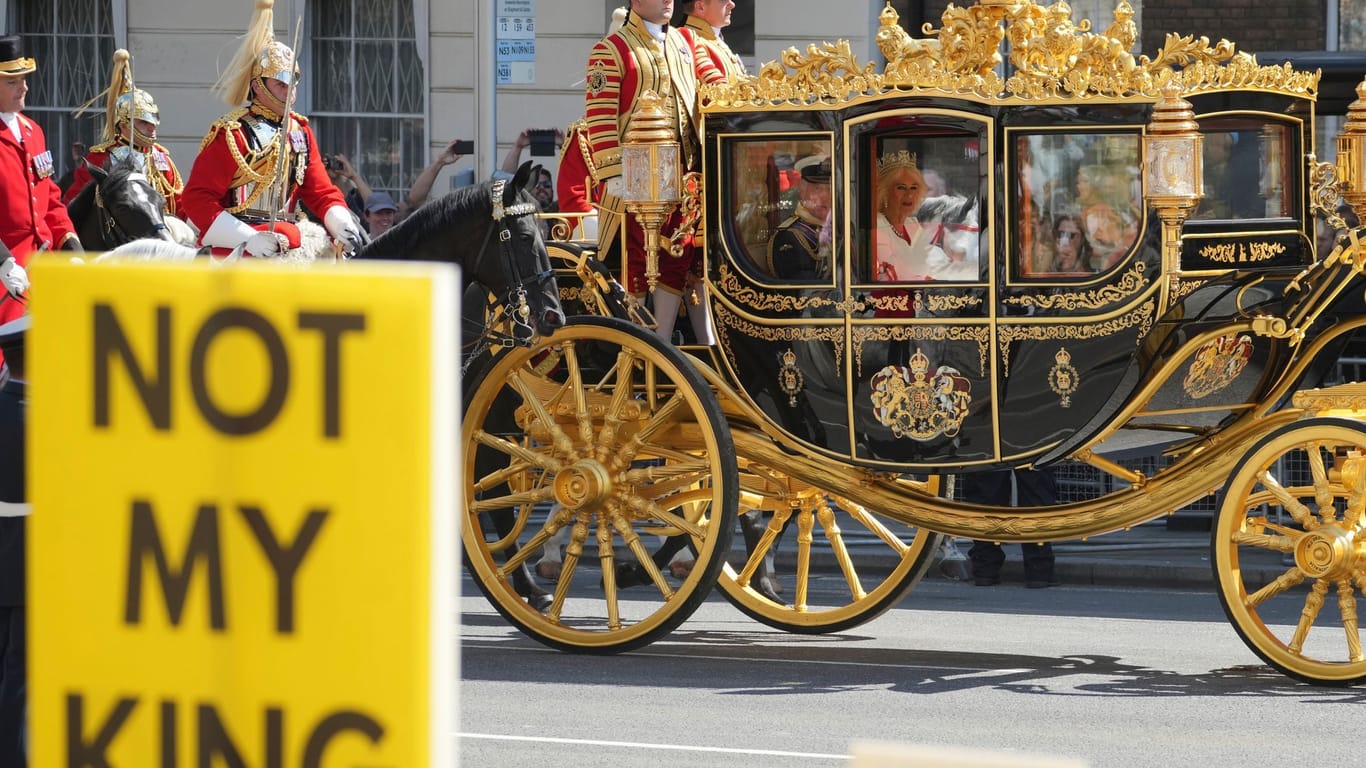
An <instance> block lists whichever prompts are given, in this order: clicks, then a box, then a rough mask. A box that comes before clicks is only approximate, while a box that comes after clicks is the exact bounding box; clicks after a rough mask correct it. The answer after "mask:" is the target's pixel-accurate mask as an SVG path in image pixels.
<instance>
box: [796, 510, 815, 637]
mask: <svg viewBox="0 0 1366 768" xmlns="http://www.w3.org/2000/svg"><path fill="white" fill-rule="evenodd" d="M815 524H816V520H815V516H814V515H812V514H811V512H810V511H809V510H805V509H804V510H802V511H801V512H798V513H797V590H796V592H797V594H796V595H795V596H794V597H793V599H792V605H793V607H794V608H796V610H797V611H799V612H802V611H806V610H807V609H808V608H809V605H810V604H809V603H808V602H807V592H808V587H809V579H810V578H811V542H812V540H813V536H812V530H813V529H814V528H815Z"/></svg>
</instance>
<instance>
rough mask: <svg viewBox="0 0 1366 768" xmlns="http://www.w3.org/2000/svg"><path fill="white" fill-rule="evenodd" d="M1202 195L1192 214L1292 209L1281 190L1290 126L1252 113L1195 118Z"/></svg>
mask: <svg viewBox="0 0 1366 768" xmlns="http://www.w3.org/2000/svg"><path fill="white" fill-rule="evenodd" d="M1200 132H1201V133H1202V134H1204V136H1205V148H1204V156H1205V157H1204V165H1205V197H1204V199H1203V200H1201V201H1200V205H1198V206H1197V207H1196V209H1195V212H1194V213H1193V214H1191V217H1190V218H1191V219H1193V220H1198V219H1274V218H1283V217H1286V216H1291V215H1293V208H1292V207H1291V200H1290V198H1289V196H1287V195H1286V193H1285V180H1286V175H1287V173H1288V172H1289V168H1288V167H1287V166H1286V162H1287V158H1289V157H1290V153H1289V144H1290V129H1289V127H1288V126H1285V125H1278V124H1276V123H1265V122H1263V121H1262V120H1260V119H1257V118H1241V117H1217V118H1208V119H1206V120H1203V121H1201V122H1200Z"/></svg>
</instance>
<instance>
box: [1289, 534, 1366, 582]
mask: <svg viewBox="0 0 1366 768" xmlns="http://www.w3.org/2000/svg"><path fill="white" fill-rule="evenodd" d="M1355 554H1356V541H1355V536H1354V535H1353V534H1352V533H1351V532H1349V531H1346V530H1343V529H1342V528H1341V527H1339V526H1336V525H1325V526H1323V527H1321V528H1318V529H1316V530H1313V531H1310V532H1309V533H1307V534H1305V536H1304V538H1302V539H1300V540H1299V542H1298V543H1297V544H1296V545H1295V565H1296V566H1297V567H1298V568H1299V569H1300V570H1301V571H1304V573H1305V574H1306V575H1307V576H1309V577H1311V578H1315V579H1335V580H1336V579H1345V578H1348V577H1350V576H1351V575H1352V572H1353V569H1354V564H1355V561H1356V557H1355Z"/></svg>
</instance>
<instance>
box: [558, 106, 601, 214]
mask: <svg viewBox="0 0 1366 768" xmlns="http://www.w3.org/2000/svg"><path fill="white" fill-rule="evenodd" d="M585 126H586V124H585V123H584V121H582V120H579V121H577V122H575V123H574V124H573V125H571V126H569V135H567V136H566V137H565V139H564V146H562V147H561V148H560V173H559V175H558V176H556V177H555V199H556V201H557V202H558V203H559V206H560V211H561V212H562V213H592V212H593V193H592V191H591V189H592V184H593V166H592V156H591V155H590V150H589V148H588V135H587V134H586V133H585V131H584V128H585Z"/></svg>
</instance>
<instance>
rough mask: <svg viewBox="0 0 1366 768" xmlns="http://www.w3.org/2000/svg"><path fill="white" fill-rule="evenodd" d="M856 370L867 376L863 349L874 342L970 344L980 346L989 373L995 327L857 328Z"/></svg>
mask: <svg viewBox="0 0 1366 768" xmlns="http://www.w3.org/2000/svg"><path fill="white" fill-rule="evenodd" d="M853 341H854V367H855V371H856V373H857V375H858V376H860V377H862V376H863V346H864V345H865V344H867V343H868V342H870V341H970V342H974V343H976V344H977V364H978V366H979V373H980V375H982V376H985V375H986V372H987V353H988V352H989V351H990V349H991V327H990V326H987V325H942V324H937V323H936V324H932V325H931V324H926V325H856V326H854V328H853Z"/></svg>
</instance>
